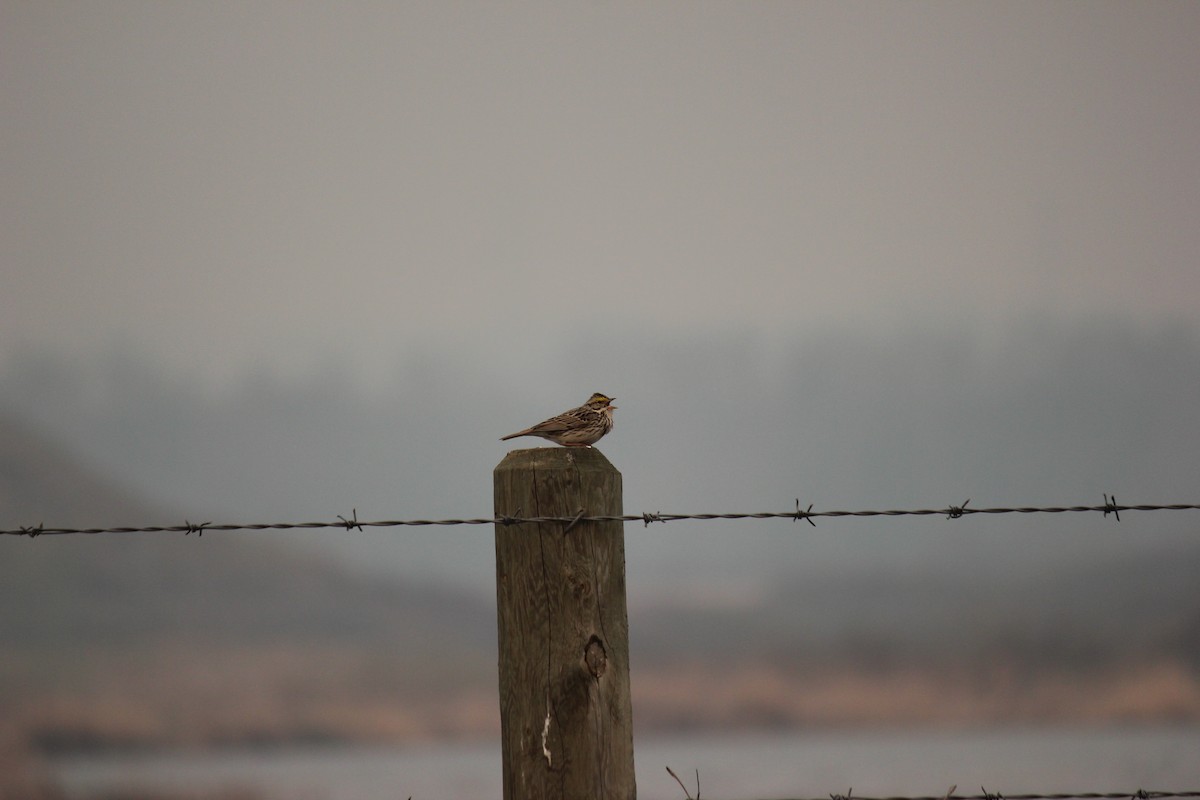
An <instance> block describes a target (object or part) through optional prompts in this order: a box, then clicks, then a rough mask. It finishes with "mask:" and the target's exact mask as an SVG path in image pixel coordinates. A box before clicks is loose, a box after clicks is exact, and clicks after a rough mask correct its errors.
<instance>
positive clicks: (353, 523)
mask: <svg viewBox="0 0 1200 800" xmlns="http://www.w3.org/2000/svg"><path fill="white" fill-rule="evenodd" d="M337 518H338V519H340V520H341V521H342V524H343V525H345V526H346V531H347V532H349V531H350V529H351V528H358V532H359V533H362V529H363V528H362V523H361V522H359V521H358V509H357V508H355V509H352V510H351V511H350V519H346V518H345V517H343V516H342V515H341V514H338V515H337Z"/></svg>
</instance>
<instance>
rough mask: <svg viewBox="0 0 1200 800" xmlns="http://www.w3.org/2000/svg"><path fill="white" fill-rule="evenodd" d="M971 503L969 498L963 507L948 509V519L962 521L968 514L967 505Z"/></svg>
mask: <svg viewBox="0 0 1200 800" xmlns="http://www.w3.org/2000/svg"><path fill="white" fill-rule="evenodd" d="M969 502H971V498H969V497H968V498H967V500H966V502H965V503H963V504H962V505H961V506H950V508H948V509H946V519H962V515H963V514H966V513H967V503H969Z"/></svg>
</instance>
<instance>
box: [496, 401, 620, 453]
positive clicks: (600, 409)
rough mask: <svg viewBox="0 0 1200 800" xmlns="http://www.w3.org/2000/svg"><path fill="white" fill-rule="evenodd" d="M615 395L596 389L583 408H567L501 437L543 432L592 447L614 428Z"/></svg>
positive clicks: (573, 444) (563, 441) (565, 443)
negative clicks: (521, 429)
mask: <svg viewBox="0 0 1200 800" xmlns="http://www.w3.org/2000/svg"><path fill="white" fill-rule="evenodd" d="M615 399H616V398H615V397H608V396H606V395H602V394H600V393H599V392H596V393H595V394H594V395H592V396H591V397H590V398H588V401H587V402H586V403H584V404H583V405H581V406H580V407H579V408H572V409H571V410H570V411H564V412H563V413H561V414H559V415H558V416H557V417H551V418H550V419H548V420H546V421H545V422H539V423H538V424H537V425H534V426H533V427H532V428H526V429H525V430H523V431H517V432H516V433H510V434H509V435H508V436H501V437H500V441H504V440H505V439H515V438H516V437H518V436H540V437H542V438H543V439H549V440H550V441H552V442H554V443H555V444H561V445H562V446H564V447H591V446H592V445H593V444H594V443H596V442H598V441H600V437H601V436H603V435H604V434H606V433H608V432H609V431H611V430H612V427H613V412H614V411H616V410H617V407H616V406H614V405H613V404H612V401H613V400H615Z"/></svg>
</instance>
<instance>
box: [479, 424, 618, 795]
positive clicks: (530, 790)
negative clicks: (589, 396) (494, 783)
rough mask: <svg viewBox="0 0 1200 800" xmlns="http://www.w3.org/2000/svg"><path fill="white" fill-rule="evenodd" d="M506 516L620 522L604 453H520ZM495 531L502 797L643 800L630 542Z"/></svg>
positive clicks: (501, 484) (497, 485) (606, 535)
mask: <svg viewBox="0 0 1200 800" xmlns="http://www.w3.org/2000/svg"><path fill="white" fill-rule="evenodd" d="M493 477H494V489H495V511H496V516H497V517H504V516H513V517H515V516H521V517H543V516H553V517H574V516H576V515H577V514H578V513H579V510H580V509H583V511H584V513H585V514H586V515H587V516H607V515H619V514H621V513H622V510H621V473H620V472H618V471H617V470H616V468H615V467H613V465H612V464H611V463H609V461H608V459H607V458H605V457H604V455H603V454H602V453H600V451H599V450H595V449H592V448H583V447H570V448H568V447H542V448H537V449H533V450H514V451H513V452H511V453H509V454H508V455H507V456H505V458H504V460H502V461H501V462H500V463H499V465H497V466H496V470H495V473H494V476H493ZM567 527H568V526H567V525H566V524H562V523H542V524H534V523H523V524H513V525H502V524H497V525H496V602H497V620H498V628H499V644H500V665H499V666H500V726H501V737H502V747H503V757H504V800H550V798H553V799H554V800H579V799H580V798H588V800H609V799H610V798H611V799H612V800H634V798H636V796H637V789H636V786H635V783H634V775H633V717H632V713H631V707H630V700H629V619H628V614H627V611H626V606H625V534H624V529H623V525H622V523H620V522H579V523H578V524H576V525H574V526H573V527H571V529H570V530H569V531H568V530H565V529H566V528H567Z"/></svg>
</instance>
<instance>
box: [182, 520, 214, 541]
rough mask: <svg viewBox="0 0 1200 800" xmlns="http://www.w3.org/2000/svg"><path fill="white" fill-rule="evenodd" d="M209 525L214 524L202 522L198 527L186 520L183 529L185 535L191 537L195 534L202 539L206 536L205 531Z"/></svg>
mask: <svg viewBox="0 0 1200 800" xmlns="http://www.w3.org/2000/svg"><path fill="white" fill-rule="evenodd" d="M209 525H212V523H211V522H201V523H200V524H199V525H197V524H195V523H192V522H188V521H187V520H186V519H185V520H184V521H183V528H184V531H183V535H184V536H191V535H192V534H193V533H194V534H196V538H197V539H199V538H200V537H202V536H204V529H205V528H207V527H208V526H209Z"/></svg>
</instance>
